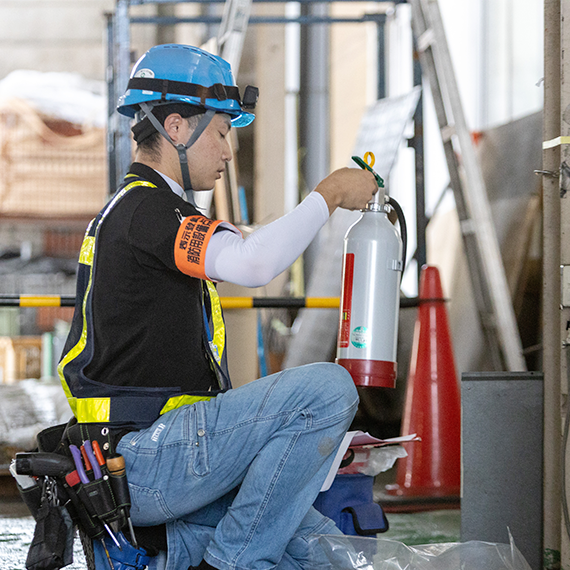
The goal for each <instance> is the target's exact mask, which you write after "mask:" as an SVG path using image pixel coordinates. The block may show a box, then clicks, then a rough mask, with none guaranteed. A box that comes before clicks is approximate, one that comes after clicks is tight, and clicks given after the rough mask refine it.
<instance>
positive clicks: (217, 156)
mask: <svg viewBox="0 0 570 570" xmlns="http://www.w3.org/2000/svg"><path fill="white" fill-rule="evenodd" d="M230 129H231V122H230V117H229V115H225V114H222V113H216V114H215V115H214V117H213V118H212V120H211V121H210V124H209V125H208V126H207V127H206V129H205V130H204V132H203V133H202V134H201V135H200V136H199V137H198V140H197V141H196V142H195V143H194V144H193V145H192V146H191V147H190V149H189V150H188V167H189V169H190V178H191V180H192V189H193V190H197V191H201V190H211V189H212V188H213V187H214V185H215V182H216V180H218V179H219V178H221V176H222V172H224V170H225V168H226V162H229V161H230V160H231V159H232V151H231V149H230V144H229V141H228V134H229V132H230Z"/></svg>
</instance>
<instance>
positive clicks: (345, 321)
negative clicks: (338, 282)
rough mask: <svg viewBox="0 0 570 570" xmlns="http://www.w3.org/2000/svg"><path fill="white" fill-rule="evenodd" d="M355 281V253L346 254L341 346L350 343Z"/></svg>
mask: <svg viewBox="0 0 570 570" xmlns="http://www.w3.org/2000/svg"><path fill="white" fill-rule="evenodd" d="M353 283H354V253H347V254H346V255H345V256H344V268H343V282H342V307H341V314H340V331H339V337H338V346H339V348H348V346H349V344H350V311H351V308H352V286H353Z"/></svg>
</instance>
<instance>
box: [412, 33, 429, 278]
mask: <svg viewBox="0 0 570 570" xmlns="http://www.w3.org/2000/svg"><path fill="white" fill-rule="evenodd" d="M416 47H417V46H416V41H415V38H414V85H421V84H422V66H421V65H420V60H419V55H418V52H417V49H416ZM423 101H424V96H423V91H422V92H420V98H419V99H418V105H417V107H416V112H415V114H414V137H413V139H412V144H411V146H412V147H413V149H414V153H415V166H416V243H417V245H416V256H415V257H416V263H417V272H418V276H417V277H418V287H419V282H420V276H421V271H422V266H423V265H425V264H426V263H427V246H426V227H427V218H426V192H425V168H424V111H423Z"/></svg>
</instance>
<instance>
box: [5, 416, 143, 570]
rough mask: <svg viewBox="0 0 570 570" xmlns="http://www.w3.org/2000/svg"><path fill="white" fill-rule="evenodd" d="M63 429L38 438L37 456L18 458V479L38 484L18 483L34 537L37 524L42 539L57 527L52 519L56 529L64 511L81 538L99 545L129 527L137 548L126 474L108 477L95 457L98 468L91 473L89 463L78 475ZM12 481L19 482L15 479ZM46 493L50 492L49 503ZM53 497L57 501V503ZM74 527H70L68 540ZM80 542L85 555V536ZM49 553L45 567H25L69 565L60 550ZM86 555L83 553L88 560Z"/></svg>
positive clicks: (102, 460)
mask: <svg viewBox="0 0 570 570" xmlns="http://www.w3.org/2000/svg"><path fill="white" fill-rule="evenodd" d="M67 427H68V426H67V425H66V424H64V425H60V426H55V427H52V428H48V429H47V430H44V431H42V432H41V433H40V434H38V437H37V440H38V451H37V452H29V453H17V454H16V460H15V471H16V473H17V475H20V476H26V475H27V476H30V477H33V478H34V479H35V480H36V484H33V480H32V479H29V481H30V482H31V483H32V484H30V485H29V486H27V487H25V488H24V487H23V486H22V485H21V484H20V483H19V484H18V489H19V491H20V495H21V497H22V500H23V501H24V503H25V504H26V506H27V507H28V509H29V511H30V513H31V514H32V516H34V518H35V519H36V533H38V528H39V525H40V524H41V525H42V533H43V534H45V528H47V527H49V526H50V525H52V526H53V525H55V524H56V523H55V522H54V521H55V520H56V519H57V520H58V522H57V524H58V525H60V522H59V519H58V517H57V516H54V512H55V509H56V508H57V509H58V510H59V511H62V510H65V512H66V513H65V514H67V513H68V517H67V518H68V519H69V521H73V524H74V525H76V526H77V527H78V528H79V530H80V535H81V534H84V535H86V537H88V539H91V540H100V539H103V538H104V537H105V536H110V537H111V538H113V539H114V540H115V541H116V537H115V536H114V535H115V534H116V533H119V532H120V531H121V529H122V528H123V527H127V525H128V524H129V531H130V535H131V537H132V542H134V545H135V546H136V538H135V536H134V530H133V529H132V525H130V519H129V510H130V506H131V502H130V496H129V490H128V484H127V480H126V474H125V472H124V469H123V470H122V472H118V473H117V472H115V473H114V472H111V471H110V470H109V468H108V467H107V462H106V461H105V457H104V456H103V454H102V453H99V454H98V457H97V458H95V460H96V461H97V466H95V468H93V466H90V464H89V461H87V462H86V466H85V471H84V473H81V476H80V474H79V468H78V466H77V463H76V462H74V459H73V457H72V456H71V453H70V449H69V440H68V434H67V432H66V429H67ZM98 451H100V450H98ZM119 457H120V456H119ZM92 459H93V455H92ZM121 459H122V458H121ZM81 467H83V465H81ZM89 467H91V468H89ZM94 471H97V474H98V477H95V474H94ZM20 479H21V478H20ZM87 479H88V481H87ZM16 481H17V482H18V478H17V479H16ZM46 489H50V493H51V497H50V500H49V501H48V498H47V494H46V493H47V492H46ZM54 497H56V500H55V502H54ZM50 501H51V502H50ZM48 506H51V507H52V509H51V515H52V516H51V518H46V511H47V510H48V508H47V507H48ZM65 514H64V515H63V516H64V518H65ZM50 521H52V522H50ZM73 524H71V525H69V526H71V531H70V532H71V533H72V536H73ZM46 525H47V527H46ZM61 528H62V527H61V526H59V527H58V531H57V532H60V531H61ZM48 530H50V529H49V528H48ZM71 542H72V540H71ZM82 542H83V546H84V549H85V550H87V549H86V548H85V546H86V540H85V536H82ZM44 546H45V545H44ZM50 547H51V545H50V546H48V547H42V554H41V556H43V557H45V556H44V555H45V552H44V551H45V550H46V548H47V549H48V550H49V548H50ZM32 548H34V543H32V547H31V549H30V551H31V550H32ZM56 549H57V548H56V546H53V547H52V550H56ZM36 550H37V547H36ZM30 554H31V552H30ZM48 554H49V553H48ZM52 554H53V560H52V561H50V562H47V563H46V562H45V561H44V562H42V563H41V564H43V565H41V564H40V565H38V564H36V565H34V564H33V562H30V565H28V562H27V563H26V568H28V569H29V570H36V569H38V570H39V569H40V568H41V569H42V570H48V569H49V570H52V569H53V570H57V569H59V568H62V567H63V566H64V565H67V564H69V563H71V561H72V560H69V556H68V557H67V558H66V559H65V560H64V558H63V557H62V556H61V552H59V550H58V552H57V553H56V552H53V553H52ZM87 554H88V553H87V551H86V556H87ZM88 563H89V561H88Z"/></svg>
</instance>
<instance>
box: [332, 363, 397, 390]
mask: <svg viewBox="0 0 570 570" xmlns="http://www.w3.org/2000/svg"><path fill="white" fill-rule="evenodd" d="M336 363H337V364H340V366H342V367H343V368H345V369H346V370H347V371H348V372H349V373H350V375H351V376H352V379H353V381H354V383H355V384H356V385H357V386H368V387H372V388H395V387H396V376H397V373H398V364H397V363H396V362H392V361H390V360H364V359H359V358H337V359H336Z"/></svg>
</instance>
